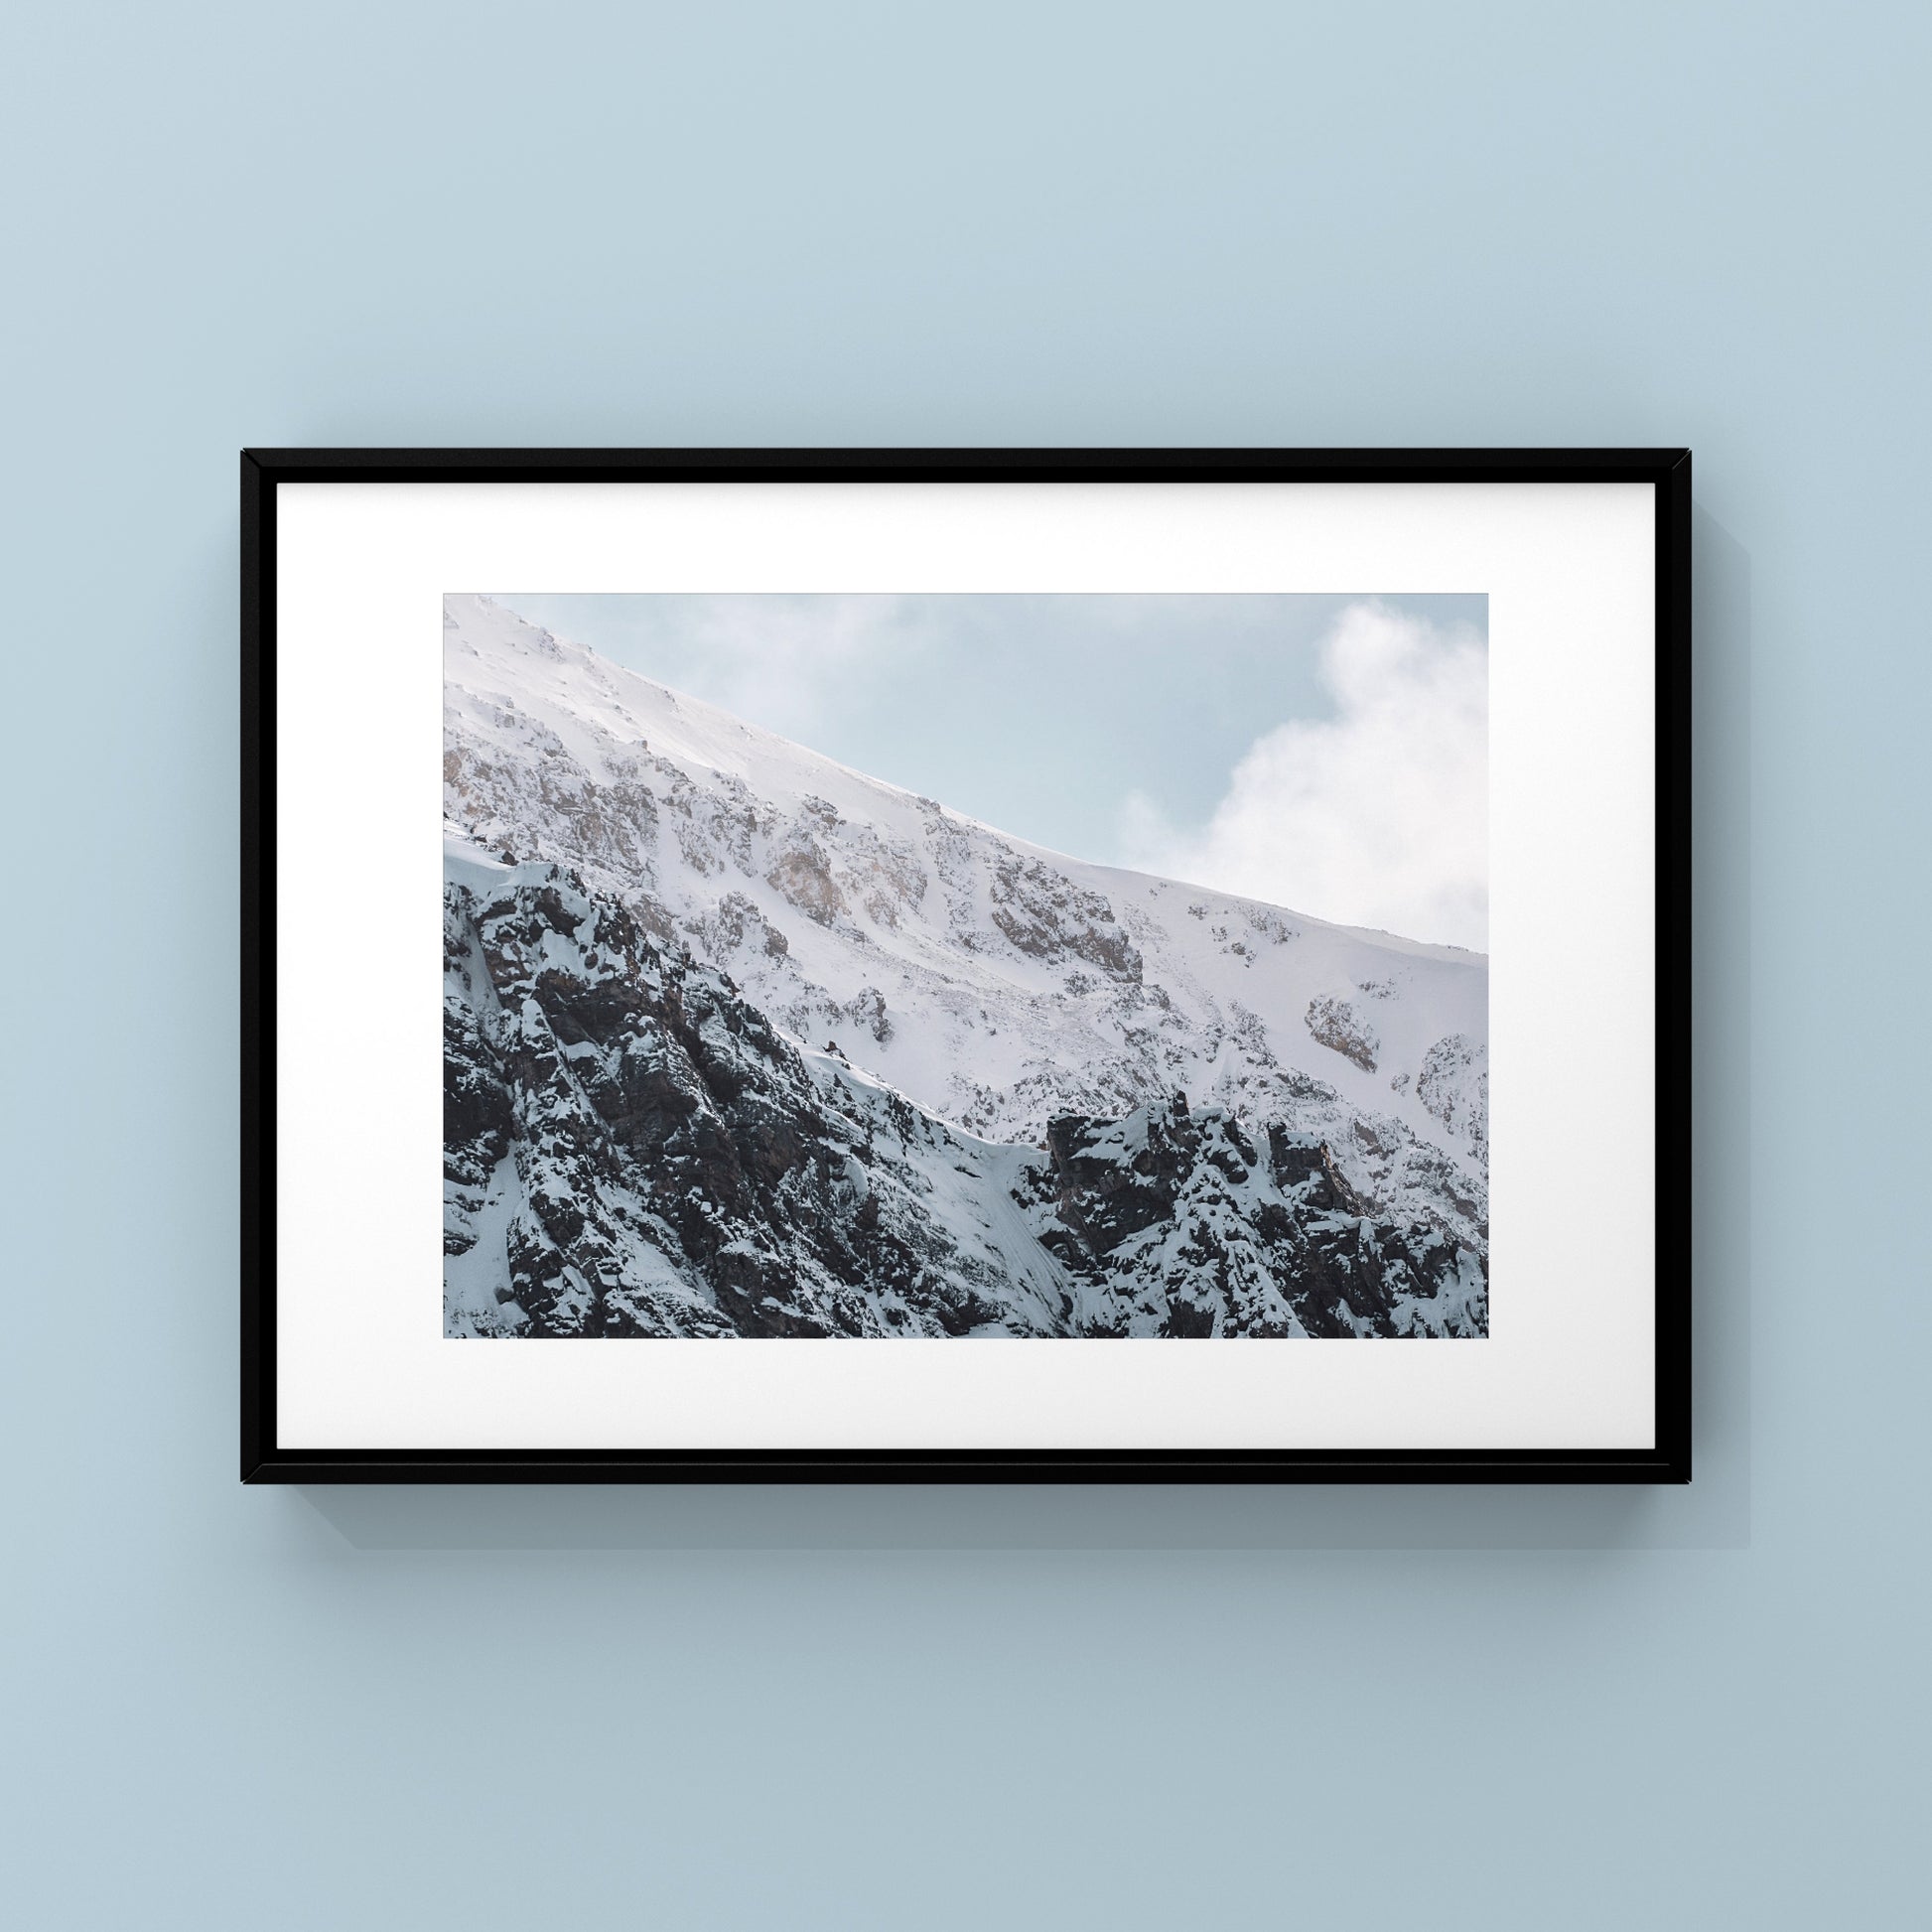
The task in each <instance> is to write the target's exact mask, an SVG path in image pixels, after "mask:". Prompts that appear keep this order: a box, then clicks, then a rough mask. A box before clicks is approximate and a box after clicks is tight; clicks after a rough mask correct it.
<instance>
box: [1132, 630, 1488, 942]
mask: <svg viewBox="0 0 1932 1932" xmlns="http://www.w3.org/2000/svg"><path fill="white" fill-rule="evenodd" d="M1321 677H1322V682H1323V684H1324V685H1325V686H1326V687H1327V690H1328V693H1329V695H1330V696H1331V697H1332V698H1333V700H1334V707H1335V710H1334V716H1333V717H1332V718H1327V719H1318V720H1317V719H1296V720H1293V721H1291V722H1290V723H1288V724H1284V725H1278V726H1276V727H1275V728H1274V729H1273V730H1272V731H1270V732H1267V733H1265V734H1264V735H1263V736H1262V737H1260V738H1258V739H1257V740H1256V741H1255V742H1254V744H1253V745H1252V746H1251V747H1250V748H1249V750H1248V752H1247V754H1246V755H1245V756H1244V757H1243V758H1242V759H1241V761H1240V762H1239V763H1238V764H1237V765H1236V766H1235V767H1234V770H1233V772H1232V773H1231V774H1230V776H1229V779H1228V787H1227V792H1226V794H1225V796H1224V797H1223V798H1222V799H1221V802H1220V803H1219V804H1218V805H1217V806H1216V807H1215V808H1214V811H1213V814H1212V815H1211V817H1210V818H1209V819H1208V821H1207V824H1206V825H1205V826H1204V827H1202V828H1201V829H1200V830H1198V831H1188V830H1184V829H1179V828H1176V827H1174V826H1173V825H1171V824H1169V823H1168V822H1167V821H1166V820H1165V819H1164V817H1163V816H1162V814H1161V812H1160V810H1159V808H1158V807H1157V806H1155V805H1154V804H1153V802H1152V801H1151V800H1149V799H1148V798H1147V797H1146V796H1145V795H1143V794H1140V793H1136V794H1134V795H1133V796H1131V797H1130V798H1129V799H1128V800H1127V801H1126V804H1125V806H1124V807H1123V810H1122V815H1121V836H1122V840H1123V844H1124V847H1125V849H1126V851H1127V852H1128V853H1129V854H1130V855H1131V856H1130V857H1129V859H1128V863H1129V864H1131V865H1133V866H1135V867H1136V868H1138V869H1140V870H1142V871H1147V872H1158V873H1162V874H1165V875H1167V876H1168V877H1170V878H1174V879H1183V880H1187V881H1190V882H1191V883H1193V884H1195V885H1201V886H1211V887H1217V888H1219V889H1220V890H1221V891H1223V892H1230V893H1240V894H1243V895H1245V896H1246V897H1251V898H1260V899H1266V900H1269V901H1270V902H1272V903H1274V904H1277V905H1286V906H1291V907H1293V908H1294V909H1295V910H1297V911H1301V912H1307V913H1310V914H1311V915H1312V916H1313V917H1315V918H1322V919H1333V920H1337V921H1339V922H1340V923H1342V924H1345V925H1368V926H1379V927H1382V928H1383V929H1385V930H1387V931H1390V932H1397V933H1401V934H1403V935H1404V936H1406V937H1409V938H1413V939H1429V940H1435V941H1439V942H1442V943H1446V944H1450V945H1458V946H1471V947H1474V948H1476V949H1478V950H1486V949H1487V946H1488V943H1489V659H1488V652H1487V650H1486V648H1485V647H1484V645H1483V643H1482V641H1481V640H1480V639H1479V638H1478V637H1476V636H1475V635H1474V634H1473V633H1472V632H1470V631H1468V630H1465V629H1459V628H1458V629H1445V628H1442V627H1439V626H1437V625H1434V624H1431V623H1428V622H1425V621H1422V620H1420V619H1417V618H1413V617H1410V616H1407V615H1405V614H1404V613H1401V612H1398V611H1395V610H1391V609H1390V608H1388V607H1387V606H1385V605H1380V604H1375V603H1363V604H1354V605H1350V606H1349V607H1348V609H1347V610H1346V611H1344V612H1343V613H1342V614H1341V616H1340V618H1339V619H1337V620H1336V622H1335V624H1334V627H1333V628H1332V629H1331V630H1330V631H1329V633H1328V635H1327V637H1326V638H1325V639H1324V640H1323V642H1322V646H1321Z"/></svg>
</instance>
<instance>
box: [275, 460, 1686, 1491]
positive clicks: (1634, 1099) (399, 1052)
mask: <svg viewBox="0 0 1932 1932" xmlns="http://www.w3.org/2000/svg"><path fill="white" fill-rule="evenodd" d="M1690 505H1691V462H1690V455H1689V453H1688V452H1687V451H1683V450H1587V451H1520V450H1511V451H1501V450H1484V451H1469V450H1460V451H1441V450H1430V451H1387V450H1382V451H1377V450H1356V451H1253V450H1228V451H1131V452H1130V451H1039V450H1023V451H963V450H962V451H938V452H914V451H824V450H821V451H710V452H706V451H596V450H577V451H527V450H523V451H514V450H513V451H470V450H457V451H449V450H437V451H420V450H419V451H388V450H378V451H368V450H306V451H284V450H257V451H249V452H245V453H244V454H243V456H242V460H241V734H242V799H241V807H242V813H241V816H242V853H241V876H242V960H241V992H242V1017H241V1025H242V1037H241V1049H242V1052H241V1063H242V1128H243V1141H242V1174H241V1180H242V1189H241V1197H242V1228H241V1237H242V1283H241V1430H242V1455H241V1463H242V1475H243V1478H244V1479H245V1480H250V1481H307V1482H343V1481H408V1482H422V1481H455V1480H462V1481H505V1480H522V1481H679V1482H683V1481H709V1480H720V1479H739V1480H753V1481H773V1480H778V1481H794V1480H796V1481H828V1480H898V1481H974V1482H981V1481H988V1480H1009V1479H1011V1480H1030V1481H1084V1480H1112V1481H1150V1480H1152V1481H1174V1480H1193V1481H1212V1482H1226V1481H1295V1480H1348V1481H1376V1482H1386V1481H1394V1480H1435V1481H1471V1480H1479V1481H1494V1480H1516V1481H1523V1480H1535V1481H1618V1482H1648V1481H1687V1480H1688V1479H1689V1477H1690V1428H1691V1417H1690V1333H1691V1330H1690V1310H1691V1281H1690V1254H1691V1242H1690V1229H1689V1225H1688V1222H1689V1206H1688V1202H1689V1198H1690V1187H1689V1180H1690V1172H1689V1170H1690V1134H1689V1106H1690V1071H1689V1069H1690V1038H1689V1024H1690V1022H1689V983H1690V910H1689V887H1690V784H1689V779H1690V662H1691V659H1690V572H1691V556H1690Z"/></svg>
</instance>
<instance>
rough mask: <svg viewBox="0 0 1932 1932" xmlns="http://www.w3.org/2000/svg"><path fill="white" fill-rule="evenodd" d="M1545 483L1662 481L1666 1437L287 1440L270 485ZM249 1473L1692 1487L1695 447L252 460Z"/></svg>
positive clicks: (243, 687)
mask: <svg viewBox="0 0 1932 1932" xmlns="http://www.w3.org/2000/svg"><path fill="white" fill-rule="evenodd" d="M706 480H713V481H720V482H739V483H776V482H786V481H791V482H811V483H843V482H868V483H935V482H948V483H959V482H983V483H1012V482H1029V483H1042V482H1046V483H1051V482H1066V483H1148V482H1166V483H1173V482H1182V483H1184V482H1201V483H1558V484H1561V483H1648V484H1650V485H1652V486H1653V487H1654V489H1655V492H1656V525H1655V559H1656V584H1655V596H1656V605H1655V610H1656V625H1655V636H1656V667H1655V668H1656V712H1655V722H1656V741H1655V759H1656V906H1655V912H1656V981H1655V995H1656V1096H1657V1119H1656V1142H1655V1145H1656V1163H1657V1172H1656V1268H1655V1283H1656V1308H1655V1316H1656V1325H1655V1377H1656V1380H1655V1417H1656V1441H1655V1443H1654V1444H1653V1445H1652V1447H1651V1448H1649V1449H1640V1450H1629V1449H1549V1450H1542V1449H1495V1450H1471V1449H1362V1450H1339V1449H1256V1450H1221V1449H1215V1450H1200V1449H1163V1450H1141V1449H1105V1450H1093V1449H1079V1450H1072V1449H1025V1450H983V1449H909V1450H899V1449H865V1450H827V1449H801V1450H767V1449H735V1450H685V1449H640V1450H627V1451H594V1452H593V1451H583V1450H575V1449H515V1450H497V1449H473V1450H451V1449H286V1448H284V1447H282V1445H281V1444H280V1443H279V1441H278V1438H277V1433H276V1395H275V1391H276V1347H277V1324H276V1282H275V1252H276V1217H277V1201H276V1191H275V1189H276V1146H275V1131H276V1129H275V1121H276V1116H275V1099H276V1095H275V1057H274V1038H275V1026H276V989H275V963H276V962H275V918H274V910H275V894H276V869H275V850H276V844H275V811H276V795H275V784H276V772H275V703H276V677H275V662H276V658H275V653H276V634H275V623H276V617H275V614H276V491H277V489H278V487H279V486H280V485H282V484H284V483H542V482H556V483H607V482H643V481H662V482H679V483H688V482H702V481H706ZM240 591H241V636H240V642H241V653H240V746H241V795H240V805H241V842H240V844H241V849H240V860H241V942H240V1064H241V1077H240V1112H241V1120H240V1125H241V1148H240V1153H241V1164H240V1194H241V1220H240V1249H241V1267H240V1314H241V1327H240V1336H241V1362H240V1367H241V1388H240V1395H241V1477H242V1480H243V1481H244V1482H257V1483H261V1482H307V1483H334V1482H677V1483H688V1482H818V1483H822V1482H945V1483H956V1482H1163V1483H1165V1482H1216V1483H1234V1482H1240V1483H1247V1482H1307V1481H1319V1482H1397V1481H1400V1482H1592V1483H1595V1482H1642V1483H1656V1482H1664V1483H1681V1482H1688V1481H1689V1480H1690V1478H1691V1306H1692V1299H1691V1298H1692V1283H1691V1276H1690V1260H1689V1257H1690V1255H1691V1252H1692V1242H1691V1228H1690V1219H1691V1206H1690V1201H1691V1074H1690V1067H1691V1052H1690V1041H1691V454H1690V452H1689V451H1688V450H1684V449H1604V450H1535V449H1528V450H1501V449H1498V450H1394V449H1387V450H1373V449H1367V450H1241V449H1223V450H1183V449H1160V450H1108V449H1099V450H1043V449H1022V450H837V449H820V450H752V449H735V450H734V449H727V450H673V449H660V450H484V449H447V450H431V449H424V450H355V449H334V450H283V449H251V450H244V451H243V452H242V453H241V581H240Z"/></svg>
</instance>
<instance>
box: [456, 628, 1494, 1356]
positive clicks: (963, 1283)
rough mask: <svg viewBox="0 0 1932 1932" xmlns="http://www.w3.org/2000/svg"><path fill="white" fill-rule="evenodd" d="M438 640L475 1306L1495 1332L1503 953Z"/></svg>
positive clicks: (643, 1316) (464, 1261)
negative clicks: (962, 811)
mask: <svg viewBox="0 0 1932 1932" xmlns="http://www.w3.org/2000/svg"><path fill="white" fill-rule="evenodd" d="M444 635H445V751H444V781H445V813H446V826H445V831H446V839H447V841H448V845H447V850H448V853H449V855H450V856H449V860H448V865H447V868H446V874H447V887H446V895H445V922H446V923H445V949H446V968H447V971H446V1030H447V1034H448V1038H449V1041H450V1047H449V1052H450V1069H451V1078H450V1101H449V1143H450V1145H449V1150H448V1154H449V1161H448V1165H449V1174H450V1178H449V1194H450V1209H449V1223H448V1237H447V1239H446V1244H445V1245H446V1249H447V1250H448V1251H449V1261H448V1263H447V1271H448V1284H449V1292H448V1302H449V1324H450V1327H451V1329H452V1331H453V1332H459V1333H478V1332H543V1333H708V1332H719V1333H895V1332H901V1333H963V1332H1008V1333H1033V1334H1041V1333H1174V1334H1182V1333H1209V1332H1211V1333H1222V1334H1228V1333H1280V1334H1292V1333H1316V1334H1319V1333H1354V1332H1373V1333H1403V1332H1436V1333H1444V1332H1449V1333H1470V1332H1478V1333H1479V1332H1482V1331H1484V1329H1485V1328H1486V1322H1487V1292H1486V1251H1487V1221H1486V1216H1487V1185H1486V1147H1487V1071H1486V1059H1487V1045H1486V1041H1487V979H1488V973H1487V962H1486V961H1485V960H1484V959H1482V958H1481V957H1479V956H1477V955H1474V954H1469V953H1464V952H1460V951H1456V950H1454V949H1449V948H1443V947H1434V946H1426V945H1420V944H1416V943H1413V942H1409V941H1405V940H1401V939H1396V938H1393V937H1390V936H1389V935H1386V934H1378V933H1365V932H1359V931H1354V930H1350V929H1346V928H1342V927H1337V926H1332V925H1327V924H1324V923H1322V922H1320V921H1318V920H1314V919H1310V918H1306V917H1303V916H1301V915H1299V914H1296V913H1291V912H1286V911H1283V910H1282V909H1280V908H1278V907H1272V906H1267V905H1262V904H1259V903H1257V902H1255V901H1252V900H1246V899H1240V898H1234V897H1229V896H1227V895H1225V894H1217V893H1211V892H1207V891H1203V890H1201V889H1198V888H1194V887H1189V886H1184V885H1180V884H1176V883H1174V882H1172V881H1167V880H1159V879H1151V878H1147V877H1144V876H1142V875H1138V874H1134V873H1128V872H1122V871H1118V870H1113V869H1110V868H1106V867H1099V866H1091V865H1086V864H1083V863H1080V862H1077V861H1073V860H1070V859H1065V858H1062V857H1060V856H1058V855H1056V854H1053V853H1049V852H1046V851H1043V850H1041V849H1039V848H1037V847H1035V846H1031V845H1028V844H1027V843H1025V842H1024V841H1021V840H1018V839H1014V838H1012V837H1009V836H1008V835H1006V834H1004V833H1001V832H998V831H995V830H994V829H993V828H991V827H989V826H985V825H981V824H979V823H977V822H975V821H973V820H970V819H965V818H962V817H960V816H958V815H957V814H955V813H952V812H949V811H947V810H946V809H945V808H943V807H942V806H940V805H939V804H937V803H935V802H934V801H932V800H930V799H924V798H918V797H915V796H913V795H912V794H910V793H907V792H903V791H900V790H898V789H897V788H896V787H894V786H891V785H887V784H884V783H881V782H880V781H878V780H876V779H873V778H869V777H866V776H864V775H862V774H860V773H858V772H855V771H851V770H849V769H847V768H846V767H844V766H841V765H839V764H837V763H834V762H833V761H831V760H829V759H824V758H821V757H819V756H818V755H816V754H814V753H811V752H808V751H806V750H804V749H802V748H801V747H798V746H795V745H791V744H789V743H787V742H785V741H784V740H781V739H778V738H776V737H773V736H772V735H770V734H768V733H764V732H760V731H758V730H756V729H755V728H753V727H751V726H749V725H746V724H744V723H742V722H741V721H739V720H737V719H735V718H732V717H730V716H728V715H727V714H725V713H723V712H720V711H717V710H715V709H713V708H711V707H709V706H705V705H701V704H698V703H697V702H695V701H693V700H692V699H690V698H687V697H684V696H681V695H678V694H675V693H673V692H671V691H668V690H666V689H665V688H664V687H662V686H661V685H657V684H653V683H651V682H650V681H649V680H647V679H644V678H641V677H638V676H635V675H634V674H632V673H629V672H626V671H623V670H621V669H620V668H618V667H617V666H615V665H612V664H610V663H608V662H606V661H605V660H603V659H600V658H599V657H597V656H596V655H595V654H593V653H591V652H589V651H586V650H583V649H581V648H580V647H577V646H575V645H572V644H568V643H565V642H563V641H561V640H559V639H557V638H555V637H553V636H551V635H550V634H549V633H548V632H546V631H543V630H539V629H536V628H534V627H532V626H530V625H528V624H526V623H524V622H523V621H521V620H519V619H517V618H516V617H515V616H514V615H513V614H511V613H510V612H508V611H506V610H504V609H502V608H501V607H499V606H497V605H494V604H492V603H490V602H489V601H488V600H486V599H482V598H474V597H451V598H449V599H448V600H447V601H446V606H445V615H444ZM587 935H589V936H588V938H587Z"/></svg>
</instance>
